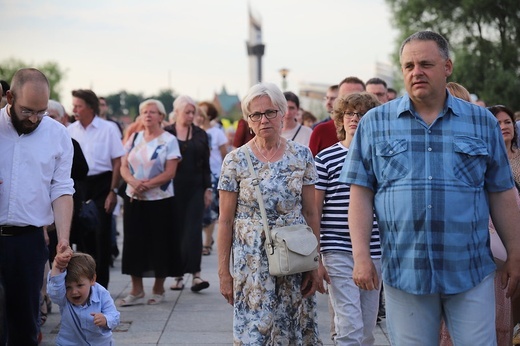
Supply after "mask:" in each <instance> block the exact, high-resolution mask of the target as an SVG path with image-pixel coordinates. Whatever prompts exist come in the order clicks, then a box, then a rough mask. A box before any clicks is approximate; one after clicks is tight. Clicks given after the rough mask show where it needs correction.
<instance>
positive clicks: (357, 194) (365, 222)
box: [348, 185, 379, 290]
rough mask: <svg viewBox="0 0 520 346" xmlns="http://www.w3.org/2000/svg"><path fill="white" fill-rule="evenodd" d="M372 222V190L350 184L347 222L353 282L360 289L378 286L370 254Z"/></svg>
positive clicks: (376, 287) (371, 288) (370, 288)
mask: <svg viewBox="0 0 520 346" xmlns="http://www.w3.org/2000/svg"><path fill="white" fill-rule="evenodd" d="M373 222H374V192H373V191H372V190H370V189H369V188H366V187H363V186H359V185H351V186H350V204H349V210H348V224H349V230H350V238H351V240H352V254H353V256H354V270H353V273H352V276H353V279H354V282H355V283H356V284H357V285H358V286H359V287H360V288H362V289H365V290H374V289H378V288H379V280H378V278H377V271H376V269H375V267H374V263H373V262H372V257H371V256H370V237H371V235H372V228H373Z"/></svg>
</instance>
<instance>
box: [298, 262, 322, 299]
mask: <svg viewBox="0 0 520 346" xmlns="http://www.w3.org/2000/svg"><path fill="white" fill-rule="evenodd" d="M320 286H321V291H320V290H318V287H320ZM316 291H318V292H320V293H324V292H325V288H324V287H323V280H322V279H320V277H319V275H318V270H317V269H316V270H311V271H309V272H305V273H303V279H302V287H301V292H302V295H303V298H308V297H310V296H312V295H313V294H314V293H316Z"/></svg>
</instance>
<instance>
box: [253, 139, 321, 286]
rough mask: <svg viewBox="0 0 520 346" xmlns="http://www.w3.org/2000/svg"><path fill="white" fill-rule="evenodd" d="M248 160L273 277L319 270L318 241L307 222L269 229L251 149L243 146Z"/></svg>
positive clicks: (270, 272) (270, 271)
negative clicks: (250, 152) (250, 153)
mask: <svg viewBox="0 0 520 346" xmlns="http://www.w3.org/2000/svg"><path fill="white" fill-rule="evenodd" d="M244 152H245V154H246V158H247V163H248V165H249V171H250V172H251V176H252V177H254V179H253V185H254V186H255V190H256V193H257V197H258V205H259V207H260V213H261V214H262V221H263V224H264V233H265V238H266V239H265V243H264V248H265V251H266V253H267V260H268V262H269V274H271V275H273V276H285V275H291V274H297V273H302V272H306V271H311V270H315V269H318V265H319V257H318V240H317V239H316V236H315V235H314V233H313V231H312V229H311V228H310V227H309V226H307V225H305V224H299V225H291V226H285V227H278V228H273V229H272V230H270V231H269V223H268V222H267V215H266V212H265V206H264V198H263V196H262V192H261V191H260V187H259V184H260V181H259V180H258V176H257V175H256V172H255V170H254V168H253V163H252V162H251V156H250V155H249V150H248V148H247V147H246V146H244Z"/></svg>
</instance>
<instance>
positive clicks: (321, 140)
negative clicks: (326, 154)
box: [309, 119, 338, 156]
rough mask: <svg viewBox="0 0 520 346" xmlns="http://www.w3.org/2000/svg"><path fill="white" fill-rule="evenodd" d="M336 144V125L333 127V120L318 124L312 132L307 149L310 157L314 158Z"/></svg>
mask: <svg viewBox="0 0 520 346" xmlns="http://www.w3.org/2000/svg"><path fill="white" fill-rule="evenodd" d="M337 142H338V135H337V133H336V125H334V120H332V119H330V120H329V121H327V122H324V123H323V124H319V125H318V126H316V127H315V128H314V130H312V134H311V139H310V140H309V148H310V149H311V152H312V155H313V156H316V155H317V154H318V153H319V152H320V151H322V150H323V149H325V148H328V147H330V146H331V145H333V144H336V143H337Z"/></svg>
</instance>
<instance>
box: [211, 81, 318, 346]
mask: <svg viewBox="0 0 520 346" xmlns="http://www.w3.org/2000/svg"><path fill="white" fill-rule="evenodd" d="M242 112H243V117H244V119H245V120H247V122H248V124H249V127H250V128H251V129H252V130H253V131H254V133H255V134H256V136H255V137H254V138H253V139H252V140H250V141H249V142H248V143H247V144H245V145H244V146H242V147H241V148H238V149H235V150H233V151H232V152H231V153H229V154H228V155H227V156H226V158H225V159H224V163H223V166H222V172H221V176H220V181H219V184H218V189H219V190H220V218H219V226H218V255H219V277H220V292H221V293H222V295H223V296H224V298H225V299H226V300H227V301H228V303H229V304H231V305H233V307H234V314H233V316H234V321H233V342H234V344H235V345H242V344H251V343H254V344H256V345H289V344H291V345H321V344H322V342H321V340H320V337H319V334H318V325H317V319H316V300H315V297H314V293H315V291H316V290H318V291H320V292H322V293H323V292H324V288H323V282H322V281H321V280H319V278H318V273H317V270H314V271H310V272H305V273H299V274H294V275H287V276H281V277H275V276H271V275H270V274H269V265H268V261H267V255H266V252H265V250H264V246H263V244H264V241H265V235H264V233H263V221H262V216H261V213H260V208H259V204H258V198H260V197H259V196H257V193H256V192H255V187H254V185H253V179H254V178H253V177H252V176H251V174H250V170H249V167H248V163H247V160H246V151H247V152H248V153H249V154H250V156H251V161H252V165H253V168H254V170H255V171H256V175H257V176H258V177H259V178H260V179H259V180H260V181H259V187H260V190H261V192H262V198H263V201H264V204H265V209H266V213H267V219H268V223H269V225H268V227H269V228H273V227H282V226H288V225H294V224H307V225H309V226H310V227H311V228H312V230H313V231H314V234H315V236H316V238H319V222H318V214H317V212H316V208H315V204H314V184H315V182H316V178H317V176H316V168H315V165H314V160H313V158H312V154H311V152H310V150H309V149H308V148H307V147H306V146H303V145H301V144H298V143H296V142H294V141H290V140H286V139H284V138H283V137H282V125H283V117H284V116H285V114H286V113H287V101H286V99H285V97H284V95H283V93H282V92H281V91H280V89H278V87H276V86H275V85H274V84H271V83H260V84H256V85H254V86H253V87H251V89H249V91H248V93H247V95H246V96H245V97H244V99H243V100H242Z"/></svg>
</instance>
